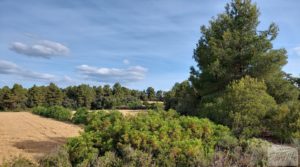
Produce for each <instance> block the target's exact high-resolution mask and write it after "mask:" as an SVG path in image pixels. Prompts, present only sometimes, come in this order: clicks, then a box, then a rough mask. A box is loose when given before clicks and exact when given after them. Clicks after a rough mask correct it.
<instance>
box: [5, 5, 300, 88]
mask: <svg viewBox="0 0 300 167" xmlns="http://www.w3.org/2000/svg"><path fill="white" fill-rule="evenodd" d="M227 2H229V1H224V0H212V1H204V0H188V1H187V0H127V1H124V0H105V1H104V0H85V1H83V0H64V1H62V0H26V1H24V0H0V30H1V31H0V86H3V85H12V84H13V83H21V84H23V85H24V86H26V87H30V86H32V85H33V84H37V85H44V84H48V83H49V82H55V83H56V84H58V85H59V86H62V87H64V86H68V85H77V84H80V83H88V84H91V85H103V84H106V83H109V84H111V83H114V82H121V83H122V85H125V86H127V87H130V88H136V89H145V88H146V87H148V86H153V87H154V88H155V89H162V90H168V89H170V88H171V87H172V86H173V84H174V83H175V82H181V81H183V80H185V79H187V78H188V76H189V68H190V66H192V65H195V63H194V60H193V59H192V55H193V49H194V48H195V46H196V43H197V41H198V39H199V38H200V36H201V34H200V30H199V29H200V26H201V25H207V24H208V21H209V20H210V19H211V18H212V17H213V16H216V15H217V14H218V13H220V12H223V11H224V6H225V4H226V3H227ZM254 2H257V4H258V6H259V8H260V10H261V17H260V20H261V24H260V26H259V28H260V29H262V30H263V29H266V27H268V25H269V24H270V23H271V22H275V23H276V24H277V25H278V26H279V28H280V32H279V36H278V38H277V39H276V41H275V42H274V47H275V48H286V49H287V51H288V55H289V58H288V61H289V62H288V65H286V66H285V67H284V70H285V71H286V72H288V73H292V74H293V75H295V76H299V74H300V72H299V71H300V65H299V64H300V29H299V27H300V20H299V16H300V10H299V7H300V1H299V0H289V1H283V0H281V1H280V0H264V1H262V0H260V1H259V0H257V1H254Z"/></svg>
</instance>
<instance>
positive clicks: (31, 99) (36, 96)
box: [27, 85, 45, 108]
mask: <svg viewBox="0 0 300 167" xmlns="http://www.w3.org/2000/svg"><path fill="white" fill-rule="evenodd" d="M44 93H45V91H44V87H38V86H36V85H33V87H31V88H30V89H29V90H28V93H27V96H28V98H27V106H28V107H30V108H32V107H36V106H42V105H44V102H45V94H44Z"/></svg>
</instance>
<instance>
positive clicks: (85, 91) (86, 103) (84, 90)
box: [76, 84, 95, 108]
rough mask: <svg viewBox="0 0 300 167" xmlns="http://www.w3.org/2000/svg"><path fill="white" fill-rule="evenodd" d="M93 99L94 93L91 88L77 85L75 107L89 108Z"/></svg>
mask: <svg viewBox="0 0 300 167" xmlns="http://www.w3.org/2000/svg"><path fill="white" fill-rule="evenodd" d="M94 99H95V92H94V89H93V88H91V87H90V86H89V85H85V84H82V85H79V86H78V87H77V90H76V102H77V107H86V108H90V107H91V103H92V102H93V101H94Z"/></svg>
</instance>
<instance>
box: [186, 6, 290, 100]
mask: <svg viewBox="0 0 300 167" xmlns="http://www.w3.org/2000/svg"><path fill="white" fill-rule="evenodd" d="M258 16H259V11H258V8H257V6H256V5H255V4H251V0H233V1H232V3H230V4H228V5H227V6H226V11H225V13H222V14H220V15H218V17H217V18H216V19H213V20H212V21H210V24H209V26H208V27H205V26H202V27H201V32H202V37H201V38H200V40H199V43H198V45H197V48H196V49H195V51H194V56H193V58H194V59H195V61H196V63H197V68H198V69H196V68H195V67H192V68H191V76H190V81H191V82H192V85H193V87H194V88H195V90H196V91H197V93H198V94H199V95H201V96H205V95H210V94H213V93H217V92H220V91H223V90H224V89H225V87H226V85H228V84H229V83H230V82H231V81H233V80H238V79H241V78H242V77H244V76H246V75H248V76H251V77H254V78H258V79H264V80H266V82H267V84H268V80H270V79H271V78H273V77H279V78H281V79H283V75H282V71H281V68H282V66H283V65H285V64H286V63H287V60H286V59H287V56H286V50H285V49H273V45H272V41H273V40H274V39H275V38H276V36H277V34H278V27H277V26H276V25H275V24H273V23H272V24H271V25H270V26H269V28H268V29H267V30H263V31H261V30H258V29H257V27H258V24H259V21H258ZM270 84H271V83H270Z"/></svg>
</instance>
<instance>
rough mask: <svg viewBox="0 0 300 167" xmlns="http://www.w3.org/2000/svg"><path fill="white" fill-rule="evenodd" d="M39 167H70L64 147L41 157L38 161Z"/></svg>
mask: <svg viewBox="0 0 300 167" xmlns="http://www.w3.org/2000/svg"><path fill="white" fill-rule="evenodd" d="M39 165H40V166H41V167H72V165H71V162H70V160H69V154H68V151H67V149H66V148H65V147H61V148H59V149H58V150H56V151H55V152H52V153H51V154H49V155H47V156H45V157H43V158H42V159H41V160H40V161H39Z"/></svg>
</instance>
